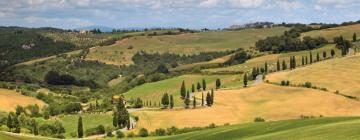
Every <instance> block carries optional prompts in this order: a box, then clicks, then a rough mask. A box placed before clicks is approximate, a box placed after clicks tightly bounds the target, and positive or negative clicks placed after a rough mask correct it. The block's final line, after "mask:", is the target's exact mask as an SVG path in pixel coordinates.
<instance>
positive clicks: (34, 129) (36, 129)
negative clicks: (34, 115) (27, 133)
mask: <svg viewBox="0 0 360 140" xmlns="http://www.w3.org/2000/svg"><path fill="white" fill-rule="evenodd" d="M31 125H32V133H33V134H34V135H35V136H37V135H39V129H38V126H37V123H36V121H35V119H32V120H31Z"/></svg>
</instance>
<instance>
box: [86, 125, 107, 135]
mask: <svg viewBox="0 0 360 140" xmlns="http://www.w3.org/2000/svg"><path fill="white" fill-rule="evenodd" d="M85 134H86V136H92V135H99V134H105V127H104V126H103V125H99V126H97V127H95V128H89V129H87V130H86V131H85Z"/></svg>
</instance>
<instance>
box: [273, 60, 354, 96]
mask: <svg viewBox="0 0 360 140" xmlns="http://www.w3.org/2000/svg"><path fill="white" fill-rule="evenodd" d="M359 62H360V55H355V56H349V57H344V58H336V59H333V60H329V61H324V62H320V63H317V64H314V65H311V66H307V67H303V68H299V69H295V70H292V71H284V72H279V73H274V74H271V75H269V76H267V79H268V80H269V81H271V82H280V81H281V80H289V81H290V82H291V83H293V84H304V83H305V82H311V83H312V84H313V86H317V87H323V88H327V89H328V90H330V91H331V92H335V91H336V90H338V91H339V92H340V93H341V94H346V95H351V96H356V97H360V81H359V78H357V77H360V63H359Z"/></svg>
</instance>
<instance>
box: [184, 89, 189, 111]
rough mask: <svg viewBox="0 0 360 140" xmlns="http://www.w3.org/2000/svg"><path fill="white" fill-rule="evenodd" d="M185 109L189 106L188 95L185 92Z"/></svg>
mask: <svg viewBox="0 0 360 140" xmlns="http://www.w3.org/2000/svg"><path fill="white" fill-rule="evenodd" d="M184 104H185V108H189V105H190V93H189V92H187V93H186V96H185V100H184Z"/></svg>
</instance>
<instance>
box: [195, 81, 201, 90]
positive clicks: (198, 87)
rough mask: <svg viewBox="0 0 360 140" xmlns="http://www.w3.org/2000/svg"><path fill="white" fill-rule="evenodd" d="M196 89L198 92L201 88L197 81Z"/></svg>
mask: <svg viewBox="0 0 360 140" xmlns="http://www.w3.org/2000/svg"><path fill="white" fill-rule="evenodd" d="M196 89H197V90H198V92H199V91H200V89H201V85H200V83H199V82H198V83H197V87H196Z"/></svg>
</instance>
